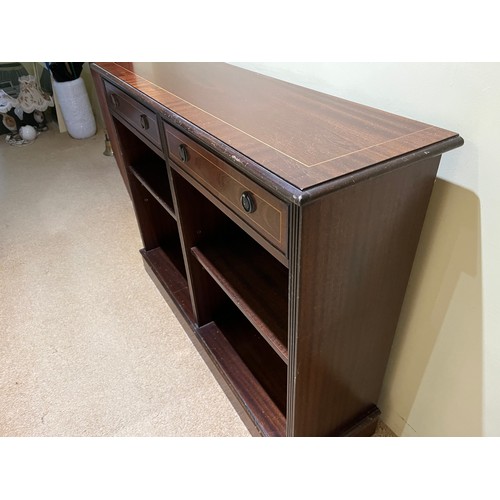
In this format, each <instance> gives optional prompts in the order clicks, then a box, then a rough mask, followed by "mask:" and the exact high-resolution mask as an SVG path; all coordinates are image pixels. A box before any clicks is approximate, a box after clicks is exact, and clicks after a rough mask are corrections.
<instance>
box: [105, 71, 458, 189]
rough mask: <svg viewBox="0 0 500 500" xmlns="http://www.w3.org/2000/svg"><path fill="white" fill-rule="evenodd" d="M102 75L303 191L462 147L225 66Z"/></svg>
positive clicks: (440, 135) (432, 132)
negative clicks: (405, 158)
mask: <svg viewBox="0 0 500 500" xmlns="http://www.w3.org/2000/svg"><path fill="white" fill-rule="evenodd" d="M99 70H100V71H101V73H102V74H103V75H104V76H107V77H108V78H111V79H116V80H117V81H120V82H121V84H122V85H123V83H122V82H124V83H125V84H126V85H128V86H130V88H133V89H137V90H138V91H139V92H141V93H143V94H145V95H147V96H149V97H150V98H151V99H152V100H153V101H154V102H156V103H157V104H158V105H159V107H161V108H162V109H163V111H164V112H165V117H166V118H167V119H168V121H171V122H173V123H174V124H175V125H178V126H179V127H180V128H182V129H185V130H186V131H187V132H188V133H189V132H191V133H193V132H194V126H196V127H197V128H200V129H202V130H204V131H206V132H208V134H210V136H212V137H213V138H217V139H219V140H220V142H221V143H223V144H224V145H225V146H223V145H221V144H216V142H215V141H213V142H212V144H210V142H208V144H207V146H208V147H212V148H214V149H216V150H217V152H220V153H222V154H223V155H224V156H227V157H228V158H229V159H230V158H231V154H229V153H228V150H227V147H228V146H229V147H230V148H231V151H232V154H234V159H233V162H232V163H233V164H235V166H238V164H240V158H241V153H240V152H242V153H243V155H245V156H246V157H247V158H251V159H252V160H253V162H255V163H257V164H258V165H263V166H265V168H266V169H267V170H268V171H271V172H273V173H274V174H276V175H277V176H278V177H281V178H282V179H283V180H284V181H285V182H286V183H287V184H291V185H293V186H295V187H297V188H299V189H300V190H302V191H303V190H306V189H308V188H311V187H312V186H315V185H318V184H321V183H323V182H329V181H331V180H332V179H335V178H337V177H339V176H342V175H346V174H349V173H352V172H354V171H357V170H361V169H363V168H366V167H370V166H372V165H374V164H377V163H381V162H383V161H386V160H389V159H390V158H394V157H397V156H402V155H405V154H408V153H410V152H412V151H415V150H419V149H423V148H427V147H428V146H429V145H431V144H435V143H438V142H441V143H442V146H443V147H444V150H446V149H451V148H453V147H456V146H458V145H460V143H461V140H460V138H459V137H458V134H456V133H455V132H450V131H448V130H443V129H441V128H438V127H434V126H430V125H427V124H424V123H421V122H417V121H415V120H410V119H407V118H403V117H401V116H397V115H394V114H391V113H386V112H384V111H380V110H377V109H374V108H370V107H368V106H363V105H361V104H357V103H353V102H350V101H346V100H344V99H340V98H337V97H333V96H330V95H327V94H322V93H319V92H315V91H313V90H310V89H306V88H303V87H299V86H297V85H292V84H289V83H286V82H282V81H279V80H276V79H274V78H270V77H266V76H263V75H259V74H257V73H253V72H251V71H247V70H243V69H241V68H236V67H234V66H231V65H228V64H219V63H162V64H153V63H129V64H119V63H100V64H99ZM447 139H455V140H454V141H451V142H450V143H449V144H444V143H443V141H445V140H447ZM444 150H443V151H441V152H444ZM244 164H245V161H244V160H243V159H241V165H240V166H241V167H242V168H244Z"/></svg>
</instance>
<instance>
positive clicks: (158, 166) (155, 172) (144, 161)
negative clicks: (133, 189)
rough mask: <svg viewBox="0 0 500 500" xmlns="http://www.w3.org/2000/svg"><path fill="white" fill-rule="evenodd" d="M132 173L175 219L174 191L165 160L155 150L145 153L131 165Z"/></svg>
mask: <svg viewBox="0 0 500 500" xmlns="http://www.w3.org/2000/svg"><path fill="white" fill-rule="evenodd" d="M129 170H130V172H131V174H132V175H133V176H134V177H135V178H136V179H137V180H138V181H139V182H140V183H141V184H142V185H143V186H144V187H145V188H146V189H147V190H148V191H149V192H150V193H151V194H152V196H154V198H155V199H156V200H157V201H158V203H160V205H161V206H162V207H163V208H164V209H165V210H166V211H167V212H168V213H169V214H170V215H171V216H172V217H173V218H174V219H175V218H176V215H175V210H174V208H173V207H174V204H173V199H172V191H171V189H170V182H169V180H168V174H167V164H166V163H165V160H163V159H162V158H160V157H159V156H157V155H156V154H155V153H154V152H153V151H149V152H148V154H147V155H146V154H145V155H143V156H142V157H141V158H140V160H139V161H137V162H136V163H134V164H132V165H129Z"/></svg>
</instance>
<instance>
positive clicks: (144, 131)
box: [105, 82, 161, 148]
mask: <svg viewBox="0 0 500 500" xmlns="http://www.w3.org/2000/svg"><path fill="white" fill-rule="evenodd" d="M105 88H106V98H107V100H108V106H109V109H110V110H111V112H112V113H114V114H115V115H118V116H120V117H122V118H123V119H124V120H125V121H126V122H127V123H128V124H129V125H131V126H132V127H133V128H134V129H135V130H136V131H137V132H139V134H140V135H142V136H144V137H146V138H147V139H149V140H150V141H151V142H152V143H153V144H154V145H155V146H157V147H158V148H161V142H160V131H159V129H158V122H157V120H156V114H155V113H153V112H152V111H150V110H149V109H148V108H146V107H145V106H143V105H142V104H140V103H138V102H137V101H136V100H135V99H133V98H131V97H130V96H128V95H127V94H125V93H124V92H122V91H121V90H120V89H118V88H117V87H115V86H114V85H112V84H110V83H108V82H105Z"/></svg>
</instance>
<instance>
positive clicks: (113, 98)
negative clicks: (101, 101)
mask: <svg viewBox="0 0 500 500" xmlns="http://www.w3.org/2000/svg"><path fill="white" fill-rule="evenodd" d="M111 102H112V103H113V106H114V107H115V108H117V107H118V106H119V105H120V101H119V100H118V96H117V95H116V94H111Z"/></svg>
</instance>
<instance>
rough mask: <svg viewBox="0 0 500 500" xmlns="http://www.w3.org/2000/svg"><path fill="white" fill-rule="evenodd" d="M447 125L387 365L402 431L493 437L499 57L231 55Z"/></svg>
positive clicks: (499, 319)
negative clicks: (274, 59) (385, 59)
mask: <svg viewBox="0 0 500 500" xmlns="http://www.w3.org/2000/svg"><path fill="white" fill-rule="evenodd" d="M234 64H237V65H238V66H241V67H245V68H248V69H252V70H254V71H258V72H261V73H264V74H267V75H269V76H274V77H277V78H280V79H282V80H287V81H290V82H292V83H296V84H299V85H302V86H305V87H310V88H313V89H315V90H319V91H322V92H325V93H329V94H333V95H336V96H339V97H343V98H346V99H350V100H353V101H356V102H360V103H362V104H366V105H369V106H374V107H377V108H380V109H383V110H385V111H390V112H393V113H397V114H400V115H404V116H407V117H409V118H414V119H416V120H420V121H423V122H426V123H429V124H432V125H436V126H440V127H443V128H446V129H449V130H453V131H456V132H458V133H460V135H461V136H462V137H463V138H464V139H465V145H464V146H463V147H461V148H459V149H457V150H454V151H452V152H449V153H446V154H445V155H444V156H443V159H442V161H441V165H440V168H439V172H438V180H437V182H436V185H435V188H434V191H433V195H432V198H431V203H430V207H429V210H428V213H427V217H426V221H425V225H424V229H423V233H422V237H421V239H420V244H419V248H418V252H417V256H416V260H415V264H414V267H413V272H412V275H411V279H410V284H409V286H408V290H407V295H406V299H405V303H404V306H403V311H402V314H401V317H400V321H399V326H398V330H397V332H396V337H395V342H394V346H393V349H392V352H391V358H390V361H389V366H388V370H387V373H386V377H385V381H384V386H383V390H382V395H381V399H380V402H379V403H380V408H381V410H382V412H383V420H384V421H385V422H386V423H387V424H388V425H389V426H390V427H391V428H392V429H393V430H394V431H395V432H396V433H397V434H398V435H402V436H481V435H485V436H500V390H499V387H500V382H499V381H500V335H499V332H500V301H499V300H498V297H499V296H500V279H499V278H500V223H499V222H500V221H499V216H500V196H499V195H498V192H499V187H500V186H499V184H500V182H499V179H500V161H499V157H500V154H499V151H498V145H499V144H500V64H499V63H234Z"/></svg>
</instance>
